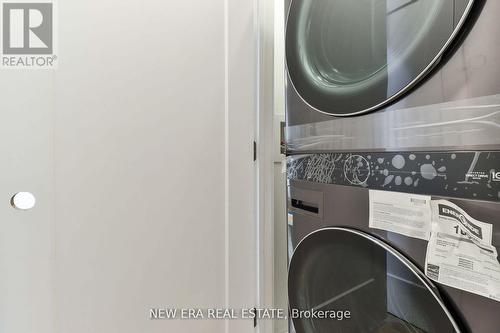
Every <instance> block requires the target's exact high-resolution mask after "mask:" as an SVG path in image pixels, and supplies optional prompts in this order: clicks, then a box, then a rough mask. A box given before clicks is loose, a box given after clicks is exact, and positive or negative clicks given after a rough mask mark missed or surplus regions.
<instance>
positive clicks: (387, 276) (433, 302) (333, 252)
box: [288, 228, 460, 333]
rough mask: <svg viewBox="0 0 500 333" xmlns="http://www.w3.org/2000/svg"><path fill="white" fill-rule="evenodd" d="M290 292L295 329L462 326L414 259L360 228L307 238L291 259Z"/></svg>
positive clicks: (325, 332) (388, 331) (392, 332)
mask: <svg viewBox="0 0 500 333" xmlns="http://www.w3.org/2000/svg"><path fill="white" fill-rule="evenodd" d="M288 296H289V303H290V316H291V318H292V321H293V325H294V327H295V331H296V333H336V332H338V333H456V332H460V329H459V326H458V325H457V323H456V322H455V320H454V318H453V317H452V314H451V312H450V311H449V310H448V309H447V308H446V306H445V305H444V303H443V300H442V299H441V298H440V296H439V294H438V292H437V290H436V289H435V287H434V286H433V285H432V283H431V282H430V281H429V280H428V279H427V278H426V277H425V275H423V273H422V272H421V271H420V270H418V268H417V267H416V266H415V265H413V264H412V263H411V262H410V261H408V260H407V259H406V258H405V257H404V256H402V255H401V254H400V253H398V252H397V251H396V250H394V249H393V248H391V247H390V246H389V245H387V244H386V243H384V242H382V241H380V240H379V239H377V238H375V237H373V236H370V235H368V234H366V233H363V232H360V231H357V230H352V229H346V228H327V229H322V230H319V231H316V232H314V233H312V234H310V235H309V236H307V237H306V238H304V239H303V240H302V241H301V242H300V244H299V245H298V246H297V248H296V250H295V252H294V254H293V256H292V259H291V261H290V268H289V276H288ZM347 312H349V313H347Z"/></svg>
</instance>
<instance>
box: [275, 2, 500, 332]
mask: <svg viewBox="0 0 500 333" xmlns="http://www.w3.org/2000/svg"><path fill="white" fill-rule="evenodd" d="M285 8H286V17H287V20H286V44H285V45H286V46H285V49H286V68H287V73H286V75H287V82H286V85H287V87H286V129H285V132H286V140H285V141H286V151H287V156H288V161H287V198H288V204H287V209H288V214H289V218H288V250H289V274H288V297H289V307H290V316H289V317H290V320H289V330H290V332H296V333H305V332H310V333H322V332H329V333H330V332H346V333H358V332H359V333H407V332H411V333H424V332H425V333H431V332H432V333H434V332H435V333H447V332H450V333H451V332H471V333H498V332H500V289H499V288H500V263H499V261H498V250H500V43H498V42H497V40H498V37H497V36H500V20H499V19H498V18H499V17H500V2H498V1H493V0H487V1H480V0H356V1H353V0H291V1H286V6H285Z"/></svg>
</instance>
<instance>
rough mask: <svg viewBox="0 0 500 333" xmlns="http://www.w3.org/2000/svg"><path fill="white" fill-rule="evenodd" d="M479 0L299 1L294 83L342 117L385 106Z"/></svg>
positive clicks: (291, 26) (290, 42)
mask: <svg viewBox="0 0 500 333" xmlns="http://www.w3.org/2000/svg"><path fill="white" fill-rule="evenodd" d="M473 2H474V0H356V1H353V0H292V2H291V5H290V9H289V13H288V20H287V28H286V59H287V68H288V73H289V76H290V79H291V83H292V84H293V86H294V87H295V90H296V91H297V93H298V94H299V95H300V96H301V97H302V99H303V100H304V101H305V102H306V103H307V104H309V105H310V106H311V107H313V108H314V109H316V110H318V111H320V112H324V113H327V114H331V115H336V116H347V115H355V114H361V113H365V112H369V111H372V110H375V109H377V108H380V107H382V106H384V105H386V104H388V103H390V102H392V101H394V100H396V99H397V98H398V97H399V96H401V95H402V94H404V93H405V92H406V91H408V90H409V89H410V88H411V87H412V86H414V85H415V84H416V83H417V82H418V81H419V80H420V79H422V78H423V77H424V76H425V75H426V74H427V73H428V72H429V71H430V70H431V69H432V67H433V66H434V65H435V64H436V63H437V62H438V61H439V59H440V57H441V56H442V55H443V53H444V52H445V50H446V49H447V47H448V46H449V45H450V43H451V42H452V40H453V38H454V37H455V36H456V35H457V33H458V32H459V30H460V28H461V27H462V26H463V24H464V22H465V19H466V17H467V15H468V14H469V12H470V9H471V7H472V4H473Z"/></svg>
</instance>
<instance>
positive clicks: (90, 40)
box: [0, 0, 256, 333]
mask: <svg viewBox="0 0 500 333" xmlns="http://www.w3.org/2000/svg"><path fill="white" fill-rule="evenodd" d="M254 15H255V13H254V7H253V4H252V3H251V2H250V3H249V2H247V1H242V0H241V1H228V0H225V1H223V0H216V1H198V0H196V1H184V2H183V1H160V0H146V1H140V2H137V1H131V0H122V1H117V0H99V1H97V0H89V1H77V0H65V1H61V2H60V3H59V14H58V16H59V19H60V24H59V32H58V33H59V61H60V63H59V69H57V70H55V71H52V72H46V71H25V72H22V71H9V72H4V73H2V76H1V77H0V86H2V87H3V88H4V89H3V91H4V96H3V98H2V104H1V105H2V109H3V112H4V119H3V121H2V123H1V125H0V126H1V131H0V135H1V136H2V140H1V141H0V142H2V150H3V154H4V158H5V159H6V162H5V163H3V164H2V165H1V166H0V181H1V184H3V185H2V196H1V197H2V198H3V199H2V200H3V204H0V228H1V229H0V234H1V235H2V236H1V238H0V241H1V242H2V243H1V244H2V245H1V247H0V249H1V252H0V331H1V332H9V333H26V332H37V333H49V332H50V333H54V332H56V333H65V332H72V333H79V332H82V333H83V332H85V333H88V332H106V333H112V332H120V333H126V332H134V333H136V332H167V331H168V332H170V331H172V332H174V331H175V332H223V331H226V332H234V331H238V332H250V331H253V325H252V321H241V322H231V323H227V322H224V321H200V320H196V321H151V320H149V318H148V316H149V308H151V307H199V308H206V307H224V306H235V307H253V305H254V304H255V301H256V275H255V273H254V272H255V265H256V262H255V250H256V244H255V242H256V236H255V215H254V207H255V199H254V198H255V195H254V193H255V191H254V176H255V171H254V162H253V160H252V141H253V139H254V136H255V134H254V133H255V132H254V124H255V119H254V115H255V110H256V105H255V95H256V93H255V87H256V81H255V80H256V78H255V76H254V75H253V74H254V73H255V72H256V60H255V57H256V43H255V23H254ZM20 190H27V191H33V192H34V193H35V195H36V196H37V199H38V205H37V206H36V208H35V209H34V210H33V211H30V212H19V211H14V210H13V209H12V208H11V207H10V206H9V205H8V199H9V197H10V195H11V194H12V193H15V192H17V191H20ZM236 327H237V328H236Z"/></svg>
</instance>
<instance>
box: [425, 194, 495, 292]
mask: <svg viewBox="0 0 500 333" xmlns="http://www.w3.org/2000/svg"><path fill="white" fill-rule="evenodd" d="M492 235H493V226H492V225H491V224H488V223H484V222H480V221H478V220H476V219H474V218H472V217H471V216H469V215H468V214H467V213H466V212H465V211H464V210H462V209H461V208H460V207H458V206H457V205H455V204H453V203H451V202H449V201H446V200H436V201H433V202H432V235H431V239H430V241H429V245H428V247H427V255H426V260H425V274H426V275H427V276H428V277H429V278H431V279H432V280H434V281H437V282H439V283H442V284H444V285H447V286H450V287H454V288H458V289H462V290H465V291H468V292H471V293H474V294H478V295H481V296H485V297H488V298H491V299H494V300H497V301H500V263H499V262H498V259H497V250H496V248H495V247H494V246H492V245H491V239H492Z"/></svg>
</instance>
